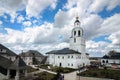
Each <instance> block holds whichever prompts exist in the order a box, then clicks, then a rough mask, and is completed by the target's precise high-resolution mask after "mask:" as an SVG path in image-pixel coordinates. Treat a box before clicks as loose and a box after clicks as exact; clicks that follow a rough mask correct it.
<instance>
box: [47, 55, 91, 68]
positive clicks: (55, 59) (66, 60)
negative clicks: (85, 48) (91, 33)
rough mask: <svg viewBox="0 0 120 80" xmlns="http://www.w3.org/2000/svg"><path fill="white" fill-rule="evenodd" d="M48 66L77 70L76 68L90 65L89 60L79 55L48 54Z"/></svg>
mask: <svg viewBox="0 0 120 80" xmlns="http://www.w3.org/2000/svg"><path fill="white" fill-rule="evenodd" d="M48 56H49V57H48V61H49V64H51V65H53V66H58V67H59V66H60V63H61V67H69V68H78V66H80V65H81V66H83V63H84V64H85V65H90V62H89V59H88V58H86V56H84V55H81V54H74V53H73V54H65V55H64V54H48Z"/></svg>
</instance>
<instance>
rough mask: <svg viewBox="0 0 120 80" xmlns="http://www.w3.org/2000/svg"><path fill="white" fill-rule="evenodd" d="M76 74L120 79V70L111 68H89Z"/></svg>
mask: <svg viewBox="0 0 120 80" xmlns="http://www.w3.org/2000/svg"><path fill="white" fill-rule="evenodd" d="M78 75H80V76H85V77H98V78H110V79H115V80H120V70H112V69H90V70H87V71H85V72H82V73H80V74H78Z"/></svg>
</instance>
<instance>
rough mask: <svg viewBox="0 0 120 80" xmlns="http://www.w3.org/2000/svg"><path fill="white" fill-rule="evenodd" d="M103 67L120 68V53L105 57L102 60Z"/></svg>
mask: <svg viewBox="0 0 120 80" xmlns="http://www.w3.org/2000/svg"><path fill="white" fill-rule="evenodd" d="M101 65H103V66H107V67H113V68H120V52H114V53H113V54H112V55H104V56H103V57H102V59H101Z"/></svg>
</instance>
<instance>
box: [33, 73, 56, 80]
mask: <svg viewBox="0 0 120 80" xmlns="http://www.w3.org/2000/svg"><path fill="white" fill-rule="evenodd" d="M36 76H38V78H36V79H34V80H54V78H55V76H56V75H54V74H50V73H48V72H42V73H39V74H36Z"/></svg>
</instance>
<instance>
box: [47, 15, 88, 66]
mask: <svg viewBox="0 0 120 80" xmlns="http://www.w3.org/2000/svg"><path fill="white" fill-rule="evenodd" d="M83 32H84V31H83V29H82V28H81V27H80V21H79V19H78V17H76V21H75V22H74V28H73V29H72V33H71V37H70V47H69V48H64V49H62V50H53V51H50V52H48V53H46V54H47V56H48V63H49V64H51V65H53V66H60V67H69V68H78V67H82V66H86V65H90V61H89V55H88V54H87V53H86V51H85V39H84V38H83Z"/></svg>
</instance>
